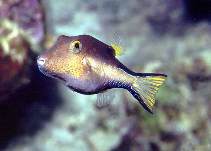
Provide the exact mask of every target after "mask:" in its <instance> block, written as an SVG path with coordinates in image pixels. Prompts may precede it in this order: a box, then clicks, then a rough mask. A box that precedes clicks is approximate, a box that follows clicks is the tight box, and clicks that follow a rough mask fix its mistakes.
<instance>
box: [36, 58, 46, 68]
mask: <svg viewBox="0 0 211 151" xmlns="http://www.w3.org/2000/svg"><path fill="white" fill-rule="evenodd" d="M45 62H46V58H45V57H43V56H38V57H37V65H38V66H39V67H43V66H44V64H45Z"/></svg>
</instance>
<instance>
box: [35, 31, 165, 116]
mask: <svg viewBox="0 0 211 151" xmlns="http://www.w3.org/2000/svg"><path fill="white" fill-rule="evenodd" d="M119 50H120V49H119V47H117V46H116V45H111V46H110V45H107V44H105V43H103V42H101V41H100V40H98V39H96V38H94V37H92V36H90V35H79V36H71V37H69V36H64V35H62V36H59V38H58V39H57V41H56V42H55V44H54V45H53V46H52V47H51V48H50V50H48V51H46V52H44V53H43V54H41V55H40V56H39V57H38V58H37V64H38V67H39V70H40V71H41V72H42V73H43V74H45V75H46V76H49V77H53V78H56V79H59V80H61V81H63V82H64V83H65V85H66V86H67V87H69V88H70V89H72V90H73V91H76V92H78V93H81V94H86V95H91V94H98V93H103V92H105V91H106V90H108V89H112V88H123V89H126V90H128V91H129V92H130V93H131V94H132V95H133V96H134V97H135V98H136V99H137V100H138V101H139V103H140V104H141V105H142V106H143V108H144V109H145V110H147V111H149V112H150V113H152V112H153V107H154V105H155V95H156V93H157V91H158V89H159V87H160V86H161V85H162V84H163V82H164V81H165V79H166V77H167V76H166V75H165V74H160V73H136V72H134V71H132V70H130V69H129V68H127V67H126V66H125V65H123V64H122V63H121V62H120V61H119V60H118V59H117V58H116V55H117V54H118V53H119Z"/></svg>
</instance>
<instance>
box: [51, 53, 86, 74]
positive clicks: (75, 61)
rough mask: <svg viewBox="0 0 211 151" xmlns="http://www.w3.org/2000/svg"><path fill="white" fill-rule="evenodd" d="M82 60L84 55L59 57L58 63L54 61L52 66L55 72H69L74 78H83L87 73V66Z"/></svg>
mask: <svg viewBox="0 0 211 151" xmlns="http://www.w3.org/2000/svg"><path fill="white" fill-rule="evenodd" d="M82 60H83V56H82V55H73V56H67V57H66V58H63V59H57V60H56V63H55V62H52V63H51V64H50V66H51V67H50V68H51V70H52V71H53V72H59V73H64V74H68V75H70V76H72V77H73V78H81V77H82V76H83V75H85V73H86V69H87V67H86V66H84V65H83V63H82ZM54 61H55V60H54Z"/></svg>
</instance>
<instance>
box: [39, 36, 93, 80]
mask: <svg viewBox="0 0 211 151" xmlns="http://www.w3.org/2000/svg"><path fill="white" fill-rule="evenodd" d="M87 36H88V35H87ZM87 36H86V35H83V36H71V37H68V36H64V35H62V36H59V38H58V39H57V41H56V42H55V44H54V45H53V46H52V47H51V48H50V49H49V50H48V51H46V52H44V53H43V54H41V55H40V56H38V58H37V64H38V67H39V69H40V71H41V72H42V73H43V74H45V75H47V76H50V77H54V78H59V79H63V80H65V81H66V80H67V78H68V77H72V78H81V77H82V76H84V74H85V73H86V72H87V70H88V67H87V66H86V65H85V64H84V58H85V56H86V55H87V53H86V52H87V49H89V46H90V42H89V41H88V40H89V39H90V38H89V37H87Z"/></svg>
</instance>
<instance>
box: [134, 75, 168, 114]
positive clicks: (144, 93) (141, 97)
mask: <svg viewBox="0 0 211 151" xmlns="http://www.w3.org/2000/svg"><path fill="white" fill-rule="evenodd" d="M166 77H167V76H166V75H164V74H154V73H152V74H150V73H149V74H143V75H141V76H137V78H136V79H135V80H134V82H133V84H132V87H131V93H132V95H133V96H134V97H135V98H136V99H137V100H138V101H139V102H140V103H141V105H142V106H143V107H144V109H146V110H147V111H149V112H150V113H153V107H154V105H155V95H156V93H157V91H158V89H159V87H160V86H161V85H162V84H163V82H164V81H165V79H166Z"/></svg>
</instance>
